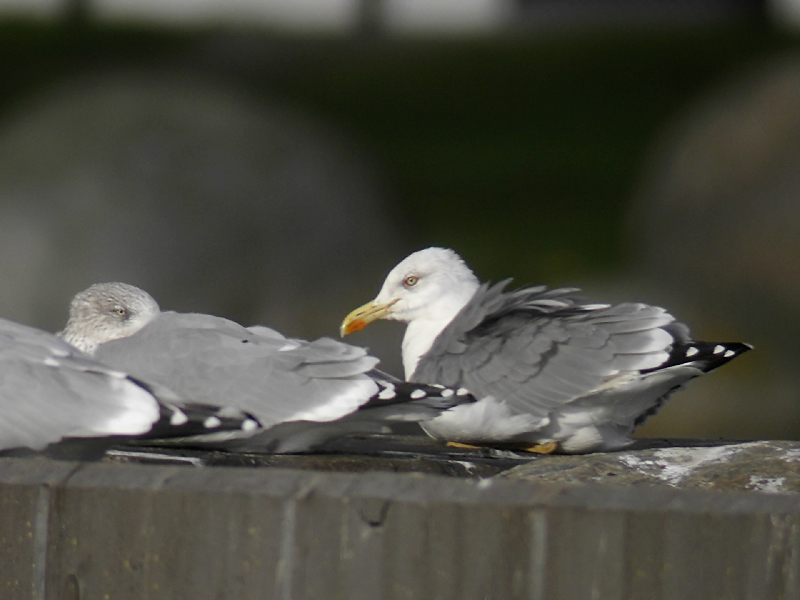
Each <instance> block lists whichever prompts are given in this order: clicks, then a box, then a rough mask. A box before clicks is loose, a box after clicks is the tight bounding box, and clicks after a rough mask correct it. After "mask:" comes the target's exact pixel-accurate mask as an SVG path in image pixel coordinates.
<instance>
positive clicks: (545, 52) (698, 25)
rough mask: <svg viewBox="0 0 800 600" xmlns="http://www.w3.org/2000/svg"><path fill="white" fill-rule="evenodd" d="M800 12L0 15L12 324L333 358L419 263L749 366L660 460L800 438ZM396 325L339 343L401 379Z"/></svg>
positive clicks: (341, 7)
mask: <svg viewBox="0 0 800 600" xmlns="http://www.w3.org/2000/svg"><path fill="white" fill-rule="evenodd" d="M799 33H800V0H770V1H768V0H693V1H691V2H682V1H676V0H608V1H605V0H0V315H2V316H3V317H6V318H11V319H15V320H18V321H21V322H25V323H29V324H32V325H36V326H39V327H44V328H46V329H49V330H57V329H59V328H61V327H62V326H63V324H64V323H65V321H66V317H67V306H68V302H69V300H70V298H71V297H72V296H73V295H74V294H75V293H76V292H77V291H79V290H81V289H84V288H85V287H87V286H88V285H90V284H92V283H95V282H98V281H112V280H118V281H125V282H128V283H132V284H135V285H139V286H141V287H143V288H145V289H147V290H148V291H149V292H151V293H152V294H153V295H154V296H155V297H156V299H157V300H158V301H159V303H160V304H161V306H162V308H164V309H172V310H180V311H192V310H194V311H200V312H210V313H215V314H219V315H223V316H226V317H229V318H233V319H235V320H238V321H240V322H243V323H245V324H252V323H263V324H266V325H270V326H274V327H276V328H278V329H280V330H281V331H282V332H284V333H285V334H287V335H290V336H297V337H306V338H313V337H318V336H321V335H330V336H335V335H337V328H338V325H339V323H340V321H341V319H342V318H343V317H344V316H345V314H347V313H348V312H349V311H350V310H351V309H353V308H355V307H356V306H359V305H360V304H362V303H364V302H366V301H367V300H370V299H371V298H372V297H374V295H375V294H376V293H377V290H378V289H379V287H380V285H381V283H382V281H383V278H384V276H385V275H386V273H387V272H388V271H389V270H390V269H391V267H393V266H394V265H395V264H396V263H397V262H399V261H400V260H401V259H402V258H403V257H405V256H406V255H407V254H408V253H409V252H411V251H413V250H417V249H419V248H423V247H426V246H430V245H443V246H450V247H453V248H454V249H456V250H457V251H458V252H459V253H460V254H461V255H462V256H463V257H464V258H465V259H466V261H467V262H468V263H469V264H470V265H471V266H472V267H473V269H474V270H475V271H476V273H477V274H478V276H479V277H480V278H482V279H490V280H495V281H496V280H499V279H503V278H506V277H509V276H513V277H514V278H515V281H516V283H517V284H518V285H523V284H533V283H546V284H549V285H551V286H557V285H576V286H580V287H582V288H584V290H585V292H586V295H587V296H588V297H589V298H591V299H594V300H598V301H601V300H623V299H626V300H642V301H647V302H651V303H656V304H661V305H664V306H667V307H669V308H670V309H671V310H672V312H673V313H674V314H675V315H676V316H678V317H679V318H680V319H681V320H684V321H686V322H688V323H689V324H691V325H692V328H693V333H694V334H695V336H696V337H697V338H698V339H705V340H710V341H736V340H744V341H748V342H750V343H752V344H754V345H755V346H756V351H755V352H751V353H748V354H747V355H745V356H743V357H742V358H739V359H737V360H736V361H735V362H734V363H732V364H731V365H728V366H726V367H725V368H723V369H721V370H720V371H718V372H716V373H714V374H713V375H712V376H710V377H706V378H703V379H702V380H701V381H696V382H693V383H692V384H691V385H690V386H689V388H688V389H687V390H686V391H684V392H682V393H680V394H677V395H676V396H674V399H673V400H672V401H671V402H670V403H669V404H668V405H667V406H666V407H665V408H664V409H663V410H662V411H661V413H660V414H659V415H658V416H657V417H655V418H653V419H651V421H650V422H648V424H647V425H646V426H645V427H644V428H643V429H642V430H641V434H642V435H650V436H653V435H659V436H673V437H730V438H798V437H800V374H799V373H798V369H797V367H796V365H797V362H798V359H799V358H800V341H799V340H800V317H798V308H797V306H798V303H799V301H800V43H799V42H800V34H799ZM401 336H402V326H400V325H399V324H393V323H379V324H375V325H373V326H371V327H369V328H368V329H367V330H365V331H363V332H360V333H358V334H356V335H354V336H353V337H352V339H349V340H348V341H350V342H351V343H355V344H360V345H365V346H369V347H370V348H371V349H372V351H373V352H374V353H376V354H377V355H378V356H380V357H381V358H382V359H383V365H384V367H385V368H387V369H388V370H390V371H392V372H394V373H396V374H400V373H401V368H400V360H399V355H400V348H399V344H400V339H401Z"/></svg>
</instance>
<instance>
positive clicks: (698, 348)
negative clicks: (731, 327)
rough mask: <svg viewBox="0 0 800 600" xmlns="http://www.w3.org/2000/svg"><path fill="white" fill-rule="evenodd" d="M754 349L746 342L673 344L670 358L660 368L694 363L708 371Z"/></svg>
mask: <svg viewBox="0 0 800 600" xmlns="http://www.w3.org/2000/svg"><path fill="white" fill-rule="evenodd" d="M752 349H753V346H752V345H751V344H748V343H745V342H695V341H689V342H686V343H683V344H676V345H675V346H673V348H672V352H671V353H670V356H669V360H668V361H667V362H666V363H664V364H663V365H661V366H660V367H658V369H665V368H668V367H672V366H676V365H684V364H692V365H694V366H696V367H698V368H699V369H700V370H702V371H703V372H704V373H708V372H709V371H713V370H714V369H717V368H719V367H721V366H722V365H724V364H725V363H728V362H730V361H732V360H733V359H734V358H736V357H737V356H740V355H742V354H744V353H745V352H748V351H749V350H752Z"/></svg>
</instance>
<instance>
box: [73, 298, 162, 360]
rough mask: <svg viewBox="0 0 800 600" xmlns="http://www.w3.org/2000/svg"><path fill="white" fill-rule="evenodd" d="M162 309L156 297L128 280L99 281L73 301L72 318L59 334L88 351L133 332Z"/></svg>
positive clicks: (90, 352)
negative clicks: (127, 282)
mask: <svg viewBox="0 0 800 600" xmlns="http://www.w3.org/2000/svg"><path fill="white" fill-rule="evenodd" d="M159 312H160V309H159V307H158V303H157V302H156V301H155V300H154V299H153V297H152V296H151V295H150V294H148V293H147V292H145V291H144V290H141V289H139V288H137V287H134V286H132V285H128V284H126V283H119V282H113V283H97V284H95V285H93V286H91V287H90V288H88V289H86V290H84V291H82V292H80V293H79V294H77V295H76V296H75V297H74V298H73V299H72V302H71V303H70V307H69V320H68V321H67V326H66V327H65V328H64V330H63V331H61V332H59V334H58V335H59V336H61V338H63V339H64V341H66V342H68V343H70V344H72V345H73V346H75V347H76V348H78V349H80V350H83V351H84V352H86V353H88V354H93V353H94V351H95V350H96V349H97V347H98V346H99V345H100V344H104V343H106V342H110V341H111V340H116V339H119V338H123V337H128V336H130V335H133V334H134V333H136V332H137V331H139V330H140V329H142V327H144V326H145V325H147V324H148V323H149V322H150V321H152V320H153V319H154V318H155V317H156V316H157V315H158V313H159Z"/></svg>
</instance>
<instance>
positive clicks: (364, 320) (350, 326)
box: [339, 300, 396, 337]
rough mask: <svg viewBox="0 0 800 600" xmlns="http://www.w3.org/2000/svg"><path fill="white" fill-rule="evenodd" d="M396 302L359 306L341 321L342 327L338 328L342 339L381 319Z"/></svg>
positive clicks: (370, 303)
mask: <svg viewBox="0 0 800 600" xmlns="http://www.w3.org/2000/svg"><path fill="white" fill-rule="evenodd" d="M395 302H396V300H395V301H392V302H390V303H388V304H375V302H374V301H373V302H367V303H366V304H365V305H364V306H359V307H358V308H357V309H355V310H354V311H353V312H351V313H350V314H349V315H347V316H346V317H345V318H344V321H342V326H341V327H340V328H339V333H340V334H341V336H342V337H344V336H346V335H348V334H350V333H353V332H355V331H360V330H362V329H364V327H366V326H367V325H369V324H370V323H372V322H373V321H376V320H378V319H382V318H383V317H385V316H386V315H388V314H389V312H390V311H391V308H392V305H393V304H394V303H395Z"/></svg>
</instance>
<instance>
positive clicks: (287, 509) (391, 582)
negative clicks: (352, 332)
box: [0, 457, 800, 600]
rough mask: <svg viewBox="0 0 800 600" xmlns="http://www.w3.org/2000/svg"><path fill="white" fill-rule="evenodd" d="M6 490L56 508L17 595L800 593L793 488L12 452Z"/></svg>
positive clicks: (201, 599)
mask: <svg viewBox="0 0 800 600" xmlns="http://www.w3.org/2000/svg"><path fill="white" fill-rule="evenodd" d="M546 458H547V457H546ZM551 458H552V457H551ZM541 462H544V461H541ZM54 464H56V465H57V468H56V469H55V471H58V473H55V471H54V470H53V467H52V465H54ZM21 480H23V486H22V487H19V483H20V481H21ZM40 490H43V491H44V496H42V497H43V498H44V499H45V500H44V501H42V500H37V499H36V497H35V496H36V494H38V493H39V491H40ZM20 491H21V492H22V493H19V492H20ZM28 491H32V492H33V494H30V493H28ZM0 495H6V496H7V497H9V498H12V499H14V498H15V499H16V500H17V501H18V503H19V505H20V510H23V511H28V512H35V513H37V514H38V515H39V516H38V521H39V523H40V524H46V526H38V527H34V528H33V529H31V527H30V524H29V523H27V522H26V519H25V518H24V517H23V518H20V519H16V518H15V519H6V518H5V514H4V518H3V520H2V527H3V528H4V531H5V532H6V533H7V534H10V535H7V537H6V538H5V539H6V540H7V543H8V546H7V547H4V548H3V551H4V552H7V553H8V554H9V555H10V554H12V553H18V555H19V556H20V557H22V558H21V559H19V560H16V561H9V562H5V561H4V563H3V568H2V569H0V590H9V589H17V590H19V592H14V595H10V594H5V595H3V596H2V597H4V598H5V597H10V598H14V600H16V599H17V598H19V599H22V598H31V599H34V598H35V599H36V600H42V599H45V600H76V599H80V600H105V599H113V598H174V599H184V598H185V599H187V600H188V599H192V600H206V599H208V600H218V599H220V598H236V599H240V598H241V599H249V598H254V599H255V598H293V599H295V600H302V599H306V598H308V599H311V598H315V599H318V598H326V599H330V600H339V599H341V600H351V599H359V600H360V599H373V598H385V599H387V600H394V599H398V600H400V599H409V598H419V599H423V598H424V599H427V598H439V599H443V600H449V599H453V600H455V599H458V600H473V599H474V600H486V599H490V600H516V599H525V600H530V599H533V600H541V599H543V598H559V600H573V599H575V600H578V599H581V600H583V599H585V598H593V597H594V598H603V600H623V599H624V600H635V599H639V598H641V599H651V598H660V599H662V600H686V599H689V600H693V599H698V600H700V599H702V600H706V599H707V598H723V597H724V598H731V599H734V600H739V599H741V600H762V599H764V598H794V597H797V596H798V595H800V535H798V533H800V503H799V502H798V501H797V499H796V498H795V497H794V496H790V495H788V494H764V493H759V492H748V493H733V492H732V493H726V494H722V493H710V492H702V491H696V490H676V489H668V488H664V487H655V486H635V487H631V486H626V487H622V486H600V485H562V484H553V483H531V482H527V481H513V480H502V479H498V478H492V479H482V480H470V479H457V478H444V477H436V476H431V475H420V474H413V473H408V474H394V473H361V474H342V473H321V472H313V471H297V470H286V469H274V468H258V469H252V468H217V467H208V468H194V467H182V466H172V467H163V466H147V465H129V464H127V465H120V464H102V463H100V464H97V463H95V464H78V463H52V462H50V461H47V460H45V459H0ZM0 497H2V496H0ZM12 514H16V513H12ZM31 546H34V547H35V548H38V552H35V553H34V555H33V557H31V558H30V559H29V558H28V557H30V556H31V555H30V547H31ZM42 558H44V559H45V560H44V561H42V560H41V559H42ZM31 571H33V572H34V573H35V575H34V577H33V579H34V580H35V581H36V582H37V583H36V584H35V585H28V584H29V583H30V580H31V575H30V573H31ZM15 581H24V582H25V584H26V586H27V587H25V586H23V587H24V588H25V589H23V588H19V587H17V588H14V582H15Z"/></svg>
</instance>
